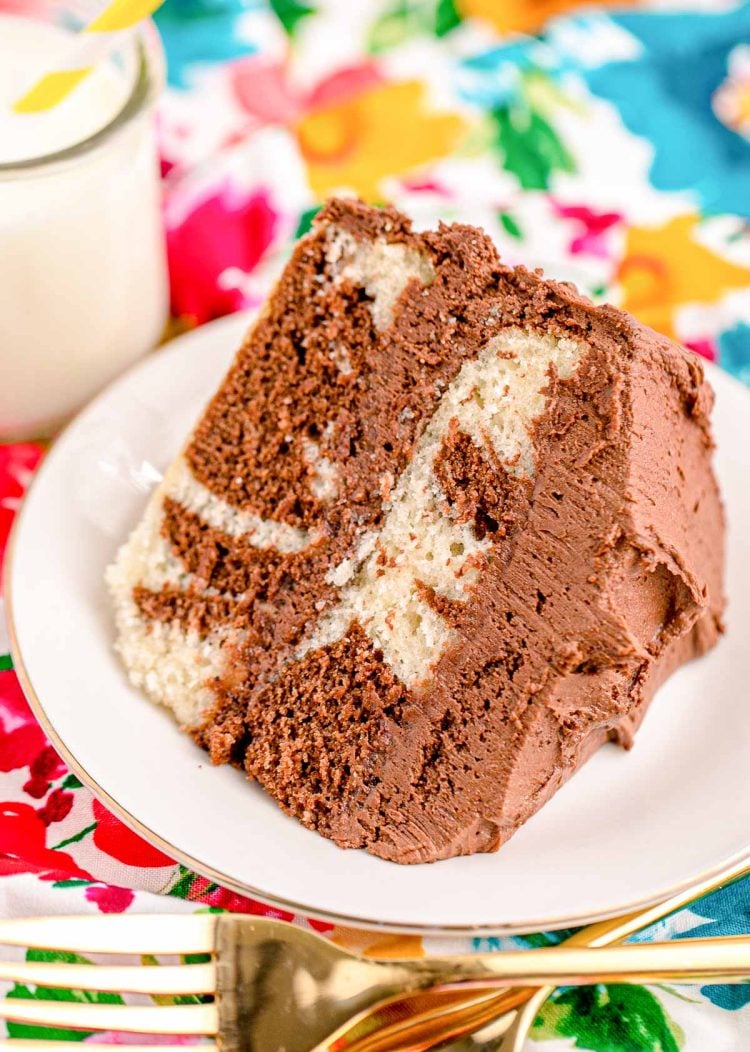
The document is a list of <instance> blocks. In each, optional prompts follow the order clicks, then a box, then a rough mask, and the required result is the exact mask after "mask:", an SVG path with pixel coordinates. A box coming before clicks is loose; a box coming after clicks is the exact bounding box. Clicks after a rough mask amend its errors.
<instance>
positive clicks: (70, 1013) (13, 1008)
mask: <svg viewBox="0 0 750 1052" xmlns="http://www.w3.org/2000/svg"><path fill="white" fill-rule="evenodd" d="M0 1018H2V1019H7V1020H10V1021H12V1022H15V1023H37V1024H40V1025H42V1026H62V1027H66V1028H71V1029H73V1030H121V1031H124V1032H126V1033H131V1034H186V1035H187V1034H189V1035H201V1034H205V1035H209V1036H215V1035H216V1034H217V1033H218V1029H219V1019H218V1011H217V1008H216V1005H215V1004H206V1005H157V1006H148V1007H142V1006H141V1005H103V1004H80V1003H78V1002H70V1001H24V1000H21V999H20V998H12V999H11V998H6V999H5V1000H4V1001H0Z"/></svg>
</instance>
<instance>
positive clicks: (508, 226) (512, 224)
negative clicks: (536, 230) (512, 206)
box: [497, 212, 523, 241]
mask: <svg viewBox="0 0 750 1052" xmlns="http://www.w3.org/2000/svg"><path fill="white" fill-rule="evenodd" d="M497 218H498V219H499V220H500V225H501V227H502V228H503V230H504V231H505V233H506V234H510V236H511V237H514V238H516V240H517V241H518V240H520V239H521V238H522V237H523V234H522V232H521V228H520V226H519V225H518V223H517V222H516V220H515V219H514V218H513V216H512V215H511V214H510V212H499V213H498V217H497Z"/></svg>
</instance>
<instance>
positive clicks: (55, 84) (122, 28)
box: [13, 0, 162, 113]
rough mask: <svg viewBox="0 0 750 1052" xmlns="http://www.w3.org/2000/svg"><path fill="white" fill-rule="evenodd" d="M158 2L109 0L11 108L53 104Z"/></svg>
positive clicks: (27, 109)
mask: <svg viewBox="0 0 750 1052" xmlns="http://www.w3.org/2000/svg"><path fill="white" fill-rule="evenodd" d="M161 3H162V0H111V2H110V3H109V4H107V6H106V7H105V8H104V10H103V11H101V12H100V13H99V14H98V15H97V16H96V18H94V19H93V20H92V21H91V22H89V23H88V25H86V26H84V27H83V28H82V29H81V30H80V31H79V32H78V33H77V34H76V37H75V44H74V45H73V46H72V48H71V52H70V55H68V56H66V58H65V60H63V62H62V63H61V64H60V66H59V67H58V68H57V69H54V70H50V71H49V72H48V73H45V74H44V76H43V77H41V78H40V79H39V80H38V81H37V82H36V83H35V84H34V85H33V86H32V87H31V88H30V89H29V90H28V91H27V92H26V93H25V94H24V95H22V96H21V98H20V99H18V100H17V101H16V102H15V103H14V105H13V110H14V111H15V112H16V113H41V112H42V111H43V110H51V109H52V107H53V106H57V104H58V103H60V102H62V101H63V99H64V98H66V96H67V95H69V94H70V92H71V91H72V90H73V89H74V88H75V87H76V86H77V85H78V84H80V82H81V81H82V80H83V79H84V78H85V77H87V76H88V75H89V73H91V71H92V70H93V69H94V67H95V66H96V64H97V62H98V61H100V60H101V59H102V58H104V57H105V56H106V55H107V54H109V52H111V51H112V50H114V48H115V46H116V44H117V42H118V41H119V39H120V38H121V36H122V35H123V34H125V33H126V32H127V30H129V29H132V28H133V26H135V25H137V24H138V23H139V22H140V21H141V20H142V19H144V18H148V16H149V15H151V14H153V12H154V11H155V10H156V9H157V7H159V6H160V5H161Z"/></svg>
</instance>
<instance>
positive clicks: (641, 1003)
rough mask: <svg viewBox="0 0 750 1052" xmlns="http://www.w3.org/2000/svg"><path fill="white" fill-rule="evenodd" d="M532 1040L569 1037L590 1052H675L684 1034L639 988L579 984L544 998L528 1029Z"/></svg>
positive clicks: (653, 1000) (680, 1044) (655, 1002)
mask: <svg viewBox="0 0 750 1052" xmlns="http://www.w3.org/2000/svg"><path fill="white" fill-rule="evenodd" d="M531 1036H532V1037H533V1038H534V1040H535V1041H544V1040H549V1039H551V1038H558V1037H570V1038H573V1047H574V1048H585V1049H589V1050H590V1052H679V1050H680V1049H681V1048H682V1045H683V1042H684V1035H683V1033H682V1031H681V1030H680V1028H679V1027H678V1026H677V1024H676V1023H674V1022H673V1020H671V1019H670V1018H669V1016H668V1015H667V1013H666V1012H665V1010H664V1007H663V1005H662V1003H661V1001H659V1000H658V999H657V998H656V997H655V996H654V995H653V994H652V993H651V991H650V990H648V989H647V988H646V987H644V986H626V985H613V986H602V985H598V986H581V987H575V988H574V987H570V988H568V989H566V990H562V991H561V992H560V993H559V994H557V995H556V996H554V997H552V998H550V1000H549V1001H547V1003H546V1004H545V1006H544V1008H543V1009H542V1011H541V1012H540V1014H539V1015H538V1016H537V1018H536V1020H535V1022H534V1026H533V1028H532V1031H531Z"/></svg>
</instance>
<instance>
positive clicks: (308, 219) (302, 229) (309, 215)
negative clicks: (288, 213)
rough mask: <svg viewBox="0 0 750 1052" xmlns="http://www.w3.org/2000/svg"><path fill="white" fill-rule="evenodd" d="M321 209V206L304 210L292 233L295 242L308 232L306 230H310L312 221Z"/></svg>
mask: <svg viewBox="0 0 750 1052" xmlns="http://www.w3.org/2000/svg"><path fill="white" fill-rule="evenodd" d="M322 207H323V206H322V205H313V206H312V208H306V209H305V210H304V212H303V213H302V214H301V215H300V217H299V221H298V223H297V229H296V230H295V231H294V240H295V241H296V240H297V238H298V237H303V236H304V235H305V234H306V233H307V232H308V230H310V228H311V227H312V224H313V219H314V218H315V216H316V215H317V214H318V212H319V211H320V210H321V208H322Z"/></svg>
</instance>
